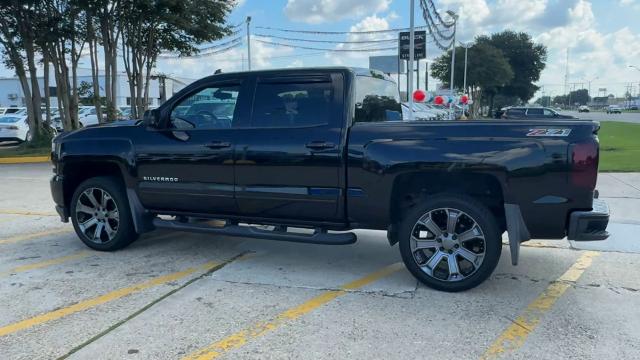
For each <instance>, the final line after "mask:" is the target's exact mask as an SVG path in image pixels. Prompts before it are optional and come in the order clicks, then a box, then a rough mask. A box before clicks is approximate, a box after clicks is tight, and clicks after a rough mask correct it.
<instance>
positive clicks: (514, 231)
mask: <svg viewBox="0 0 640 360" xmlns="http://www.w3.org/2000/svg"><path fill="white" fill-rule="evenodd" d="M504 213H505V217H506V220H507V234H508V235H509V250H510V251H511V264H512V265H518V257H519V256H520V243H522V242H525V241H527V240H530V239H531V235H530V234H529V229H527V225H525V223H524V219H522V213H521V212H520V206H519V205H515V204H504Z"/></svg>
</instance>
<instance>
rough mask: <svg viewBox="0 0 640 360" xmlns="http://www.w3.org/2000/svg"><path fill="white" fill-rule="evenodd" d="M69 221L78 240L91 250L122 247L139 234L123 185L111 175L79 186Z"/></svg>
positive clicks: (92, 179)
mask: <svg viewBox="0 0 640 360" xmlns="http://www.w3.org/2000/svg"><path fill="white" fill-rule="evenodd" d="M71 221H72V222H73V227H74V229H75V231H76V234H77V235H78V237H79V238H80V240H82V242H84V243H85V245H87V246H88V247H90V248H92V249H94V250H99V251H115V250H118V249H122V248H124V247H126V246H127V245H129V244H131V243H132V242H133V241H135V240H136V239H137V237H138V235H137V233H136V232H135V229H134V227H133V220H132V218H131V210H130V209H129V203H128V202H127V197H126V194H125V191H124V186H123V185H122V184H121V183H120V181H118V179H116V178H113V177H108V176H100V177H94V178H91V179H88V180H85V181H84V182H82V183H81V184H80V185H79V186H78V188H77V189H76V190H75V192H74V194H73V198H72V199H71Z"/></svg>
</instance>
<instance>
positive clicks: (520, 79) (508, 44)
mask: <svg viewBox="0 0 640 360" xmlns="http://www.w3.org/2000/svg"><path fill="white" fill-rule="evenodd" d="M476 42H478V43H486V44H489V45H492V46H494V47H496V48H498V49H500V50H501V51H502V53H503V55H504V57H505V58H506V59H507V61H508V62H509V65H511V69H512V70H513V78H512V79H511V81H509V82H508V83H507V84H506V85H505V86H503V87H502V88H501V89H500V90H499V93H500V94H502V95H505V96H517V97H518V98H520V100H522V101H523V102H527V101H529V100H530V99H531V98H532V97H533V95H534V94H535V93H536V91H538V89H539V87H538V86H536V85H535V84H534V82H536V81H538V80H540V74H541V73H542V70H543V69H544V68H545V62H546V61H547V48H546V47H545V46H544V45H542V44H536V43H534V42H533V40H532V39H531V36H529V34H527V33H524V32H519V33H516V32H514V31H510V30H507V31H503V32H500V33H496V34H493V35H491V36H479V37H478V38H476Z"/></svg>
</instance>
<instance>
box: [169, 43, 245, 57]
mask: <svg viewBox="0 0 640 360" xmlns="http://www.w3.org/2000/svg"><path fill="white" fill-rule="evenodd" d="M242 44H243V42H242V41H240V42H237V43H235V44H233V45H230V46H227V47H225V48H222V49H220V50H216V51H210V52H206V53H199V54H194V55H185V56H175V55H159V56H158V57H159V58H165V59H168V58H169V59H170V58H182V59H185V58H189V59H195V58H201V57H206V56H212V55H218V54H222V53H225V52H227V51H229V50H232V49H235V48H237V47H238V46H240V45H242Z"/></svg>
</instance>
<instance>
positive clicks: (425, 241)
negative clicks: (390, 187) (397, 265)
mask: <svg viewBox="0 0 640 360" xmlns="http://www.w3.org/2000/svg"><path fill="white" fill-rule="evenodd" d="M398 235H399V243H400V244H399V245H400V253H401V255H402V260H403V261H404V263H405V266H406V267H407V269H409V271H411V273H412V274H413V275H414V276H415V277H416V278H417V279H418V280H420V281H421V282H422V283H424V284H425V285H427V286H429V287H431V288H434V289H437V290H443V291H450V292H455V291H463V290H468V289H471V288H473V287H475V286H478V285H479V284H480V283H482V282H483V281H484V280H485V279H486V278H487V277H489V275H491V273H492V272H493V270H494V269H495V267H496V265H497V264H498V260H500V253H501V251H502V241H501V237H500V232H499V231H498V226H497V224H496V219H495V217H494V215H493V214H492V213H491V211H490V210H489V209H488V208H487V207H486V206H484V205H483V204H482V203H480V202H479V201H477V200H475V199H473V198H472V197H468V196H463V195H453V194H440V195H434V196H430V197H429V198H428V199H427V200H425V201H424V202H421V203H419V204H417V205H416V206H414V207H412V208H411V209H409V211H408V212H407V213H406V214H405V216H404V218H403V220H402V222H401V224H400V229H399V234H398Z"/></svg>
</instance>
